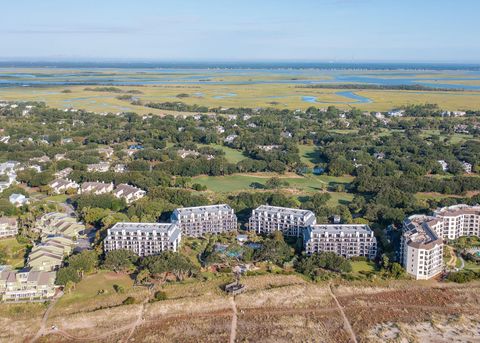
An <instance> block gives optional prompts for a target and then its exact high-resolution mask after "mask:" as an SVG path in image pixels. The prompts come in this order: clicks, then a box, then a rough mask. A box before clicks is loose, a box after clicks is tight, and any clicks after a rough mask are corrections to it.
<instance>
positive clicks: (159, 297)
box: [154, 291, 167, 301]
mask: <svg viewBox="0 0 480 343" xmlns="http://www.w3.org/2000/svg"><path fill="white" fill-rule="evenodd" d="M154 298H155V301H162V300H167V293H165V292H163V291H156V292H155V295H154Z"/></svg>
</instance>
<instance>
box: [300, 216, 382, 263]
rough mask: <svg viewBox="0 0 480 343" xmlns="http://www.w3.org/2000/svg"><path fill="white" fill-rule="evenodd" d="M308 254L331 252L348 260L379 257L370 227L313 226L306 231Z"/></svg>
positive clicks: (305, 241) (346, 225) (304, 240)
mask: <svg viewBox="0 0 480 343" xmlns="http://www.w3.org/2000/svg"><path fill="white" fill-rule="evenodd" d="M303 243H304V246H305V251H306V252H307V254H309V255H310V254H313V253H320V252H324V251H331V252H334V253H336V254H338V255H341V256H344V257H346V258H351V257H353V256H365V257H367V258H369V259H373V258H374V257H375V256H376V255H377V239H376V238H375V236H374V234H373V231H372V230H371V229H370V227H369V226H368V225H350V224H345V225H342V224H333V225H323V224H318V225H312V226H310V227H309V228H308V229H306V230H304V234H303Z"/></svg>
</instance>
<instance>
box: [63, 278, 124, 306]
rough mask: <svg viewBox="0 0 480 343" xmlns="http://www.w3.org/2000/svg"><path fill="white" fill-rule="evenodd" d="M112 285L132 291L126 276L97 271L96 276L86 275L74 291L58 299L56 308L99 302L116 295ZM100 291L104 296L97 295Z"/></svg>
mask: <svg viewBox="0 0 480 343" xmlns="http://www.w3.org/2000/svg"><path fill="white" fill-rule="evenodd" d="M113 285H120V286H122V287H123V288H124V289H125V291H126V292H128V291H130V290H131V289H132V286H133V280H132V279H131V278H130V277H129V276H128V275H126V274H120V273H119V274H116V273H113V272H107V271H99V272H98V273H96V274H92V275H87V276H86V277H85V278H84V279H83V280H82V281H80V282H79V283H78V284H77V285H76V286H75V290H74V291H72V292H71V293H67V294H65V295H64V296H63V297H61V298H60V300H59V301H58V304H57V306H58V307H65V306H69V305H72V304H74V303H75V305H78V304H82V303H95V302H100V301H102V300H103V299H105V298H108V297H111V296H112V295H116V294H115V290H114V289H113ZM101 290H104V291H105V292H104V294H98V292H99V291H101ZM122 297H123V298H124V297H126V296H122Z"/></svg>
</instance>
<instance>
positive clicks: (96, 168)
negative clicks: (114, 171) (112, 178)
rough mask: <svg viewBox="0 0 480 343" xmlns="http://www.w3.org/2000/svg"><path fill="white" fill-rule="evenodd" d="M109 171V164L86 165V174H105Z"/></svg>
mask: <svg viewBox="0 0 480 343" xmlns="http://www.w3.org/2000/svg"><path fill="white" fill-rule="evenodd" d="M109 169H110V163H109V162H100V163H94V164H89V165H87V171H88V172H97V173H106V172H108V170H109Z"/></svg>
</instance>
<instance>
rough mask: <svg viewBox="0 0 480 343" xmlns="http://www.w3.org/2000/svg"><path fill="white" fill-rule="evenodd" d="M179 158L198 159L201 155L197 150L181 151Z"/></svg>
mask: <svg viewBox="0 0 480 343" xmlns="http://www.w3.org/2000/svg"><path fill="white" fill-rule="evenodd" d="M177 154H178V156H180V157H181V158H187V157H197V156H200V153H199V152H198V151H195V150H186V149H180V150H178V151H177Z"/></svg>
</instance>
